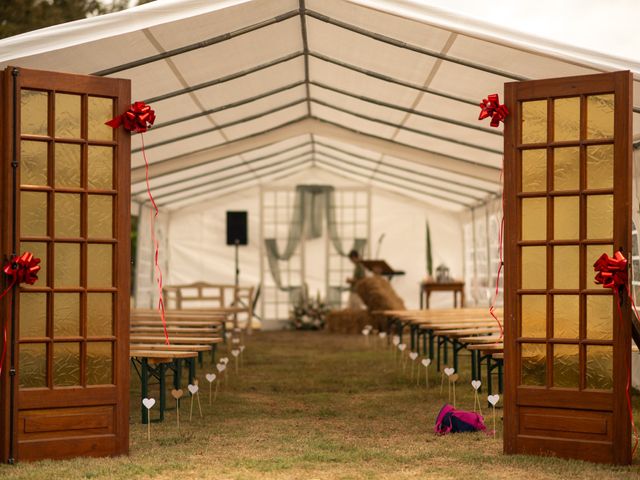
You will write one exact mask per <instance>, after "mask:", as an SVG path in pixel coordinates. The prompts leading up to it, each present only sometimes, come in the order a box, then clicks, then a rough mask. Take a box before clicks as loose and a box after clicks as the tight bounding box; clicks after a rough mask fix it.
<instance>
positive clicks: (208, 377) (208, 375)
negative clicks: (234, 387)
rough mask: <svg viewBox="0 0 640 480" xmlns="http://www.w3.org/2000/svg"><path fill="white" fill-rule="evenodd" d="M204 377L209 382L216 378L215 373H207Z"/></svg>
mask: <svg viewBox="0 0 640 480" xmlns="http://www.w3.org/2000/svg"><path fill="white" fill-rule="evenodd" d="M204 378H206V379H207V382H209V383H211V382H213V381H214V380H215V379H216V374H215V373H207V374H206V375H205V376H204Z"/></svg>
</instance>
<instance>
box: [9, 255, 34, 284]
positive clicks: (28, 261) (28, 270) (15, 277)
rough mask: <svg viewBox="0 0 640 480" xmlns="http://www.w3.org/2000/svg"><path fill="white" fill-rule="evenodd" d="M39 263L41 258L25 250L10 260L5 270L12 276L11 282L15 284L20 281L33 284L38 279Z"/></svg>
mask: <svg viewBox="0 0 640 480" xmlns="http://www.w3.org/2000/svg"><path fill="white" fill-rule="evenodd" d="M39 263H40V259H39V258H35V257H34V256H33V253H31V252H24V253H23V254H22V255H17V256H15V257H13V259H12V260H11V261H10V262H7V264H6V265H5V266H4V269H3V271H4V273H6V274H7V275H8V276H9V277H11V279H12V280H11V283H12V284H14V285H15V284H19V283H26V284H28V285H33V284H34V283H36V282H37V281H38V272H39V271H40V265H39Z"/></svg>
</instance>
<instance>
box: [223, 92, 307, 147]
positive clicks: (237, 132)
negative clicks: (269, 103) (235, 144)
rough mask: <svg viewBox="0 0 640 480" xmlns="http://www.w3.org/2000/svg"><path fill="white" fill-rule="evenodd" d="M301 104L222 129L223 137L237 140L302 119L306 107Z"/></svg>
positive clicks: (258, 115) (302, 100)
mask: <svg viewBox="0 0 640 480" xmlns="http://www.w3.org/2000/svg"><path fill="white" fill-rule="evenodd" d="M300 101H301V102H302V103H297V104H296V105H293V106H291V107H288V108H285V109H284V110H279V111H276V112H273V113H269V114H262V113H260V114H256V115H255V119H252V120H247V121H245V122H242V123H240V124H237V125H233V126H230V127H226V128H224V129H223V133H224V136H225V137H226V138H227V139H228V140H236V139H238V138H243V137H246V136H247V135H252V134H254V133H255V132H264V131H267V130H271V129H273V128H276V127H278V126H280V125H283V124H285V123H288V122H291V121H294V120H298V119H302V118H304V117H305V116H306V115H307V107H306V104H305V101H304V99H301V100H300Z"/></svg>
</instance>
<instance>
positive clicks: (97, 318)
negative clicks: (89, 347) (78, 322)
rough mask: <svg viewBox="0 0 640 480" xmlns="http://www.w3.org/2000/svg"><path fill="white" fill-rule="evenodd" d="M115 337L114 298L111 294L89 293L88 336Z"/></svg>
mask: <svg viewBox="0 0 640 480" xmlns="http://www.w3.org/2000/svg"><path fill="white" fill-rule="evenodd" d="M111 335H113V297H112V294H110V293H87V336H89V337H107V336H111Z"/></svg>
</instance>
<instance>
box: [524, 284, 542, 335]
mask: <svg viewBox="0 0 640 480" xmlns="http://www.w3.org/2000/svg"><path fill="white" fill-rule="evenodd" d="M520 299H521V303H522V336H523V337H529V338H546V337H547V297H546V296H545V295H522V296H521V297H520Z"/></svg>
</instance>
